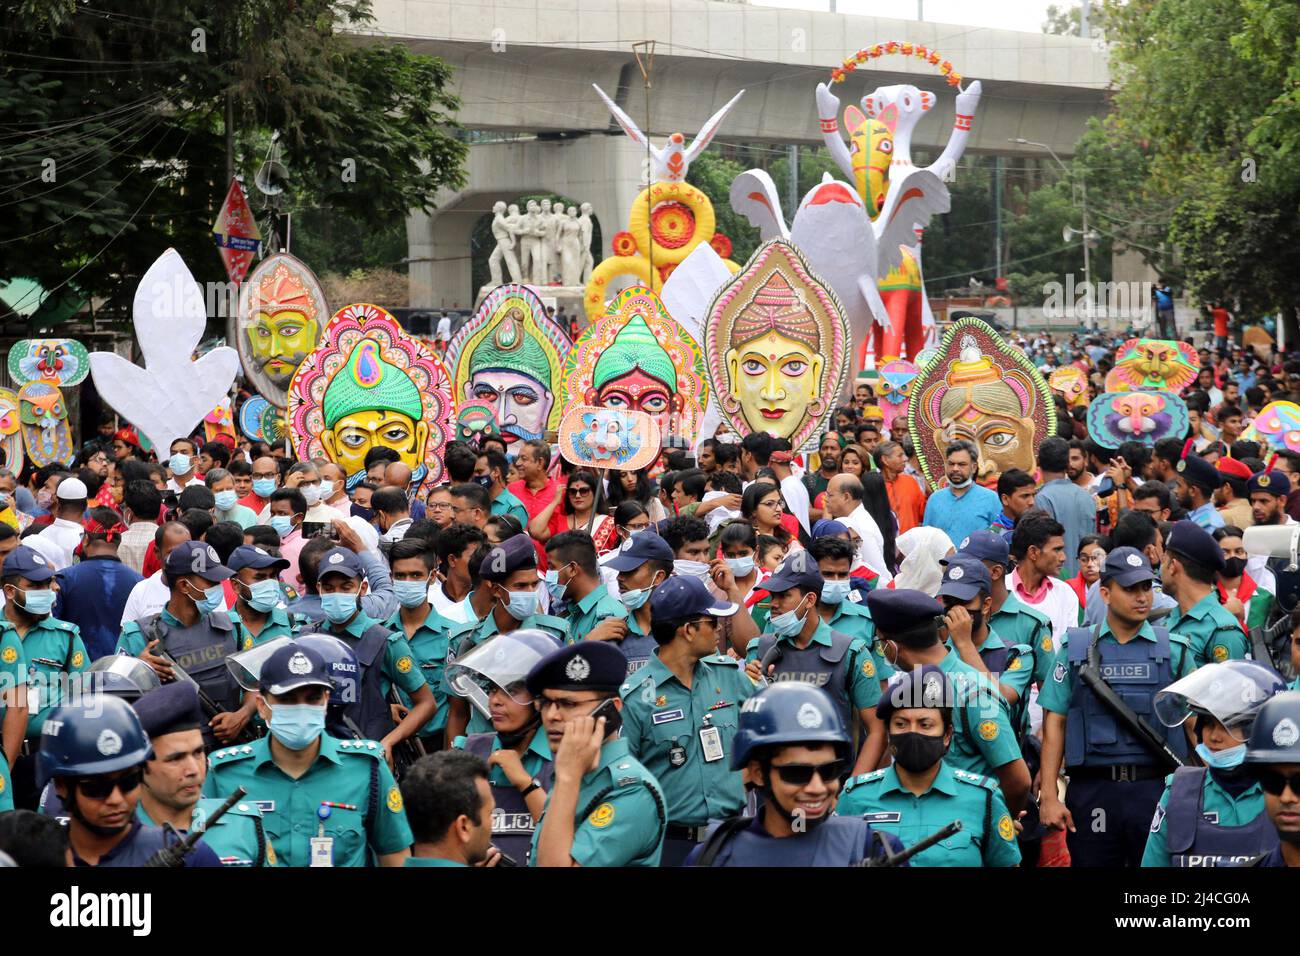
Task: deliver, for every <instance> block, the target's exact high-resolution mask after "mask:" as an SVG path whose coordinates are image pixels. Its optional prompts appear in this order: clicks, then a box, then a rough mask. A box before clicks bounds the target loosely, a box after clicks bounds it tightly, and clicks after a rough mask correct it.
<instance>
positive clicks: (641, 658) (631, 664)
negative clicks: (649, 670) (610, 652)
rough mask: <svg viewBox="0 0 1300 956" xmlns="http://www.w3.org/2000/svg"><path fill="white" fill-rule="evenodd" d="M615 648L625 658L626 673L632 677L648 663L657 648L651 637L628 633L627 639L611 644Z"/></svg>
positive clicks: (656, 643)
mask: <svg viewBox="0 0 1300 956" xmlns="http://www.w3.org/2000/svg"><path fill="white" fill-rule="evenodd" d="M612 643H613V644H614V646H615V647H617V648H618V649H619V650H620V651H622V652H623V656H624V657H626V658H627V673H628V676H629V677H630V676H632V675H633V674H635V673H636V672H637V671H639V670H640V669H641V668H643V667H645V666H646V665H647V664H649V663H650V658H651V657H652V656H653V655H654V652H655V648H657V647H658V646H659V644H658V642H656V641H655V639H654V637H653V635H650V634H633V633H631V632H630V631H629V632H628V635H627V637H625V638H623V640H621V641H614V642H612Z"/></svg>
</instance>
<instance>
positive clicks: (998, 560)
mask: <svg viewBox="0 0 1300 956" xmlns="http://www.w3.org/2000/svg"><path fill="white" fill-rule="evenodd" d="M957 552H958V554H965V555H970V556H971V557H976V558H979V559H980V560H981V561H991V562H992V563H994V564H1000V565H1002V566H1003V567H1006V566H1007V564H1008V563H1009V562H1010V560H1011V548H1010V547H1009V546H1008V544H1007V539H1006V538H1004V537H1002V535H1000V534H998V533H997V532H996V531H975V532H973V533H972V534H971V535H970V536H969V537H966V538H963V539H962V541H961V544H960V545H958V546H957ZM954 557H956V555H954ZM948 561H949V559H948V558H941V559H940V560H939V563H940V564H946V563H947V562H948Z"/></svg>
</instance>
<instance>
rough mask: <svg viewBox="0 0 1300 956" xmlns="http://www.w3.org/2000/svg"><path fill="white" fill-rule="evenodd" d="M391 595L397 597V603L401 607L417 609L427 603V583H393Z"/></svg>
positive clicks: (425, 581)
mask: <svg viewBox="0 0 1300 956" xmlns="http://www.w3.org/2000/svg"><path fill="white" fill-rule="evenodd" d="M393 593H394V594H395V595H397V603H398V604H400V605H402V607H419V606H420V605H421V604H428V603H429V582H428V581H427V580H423V581H394V582H393Z"/></svg>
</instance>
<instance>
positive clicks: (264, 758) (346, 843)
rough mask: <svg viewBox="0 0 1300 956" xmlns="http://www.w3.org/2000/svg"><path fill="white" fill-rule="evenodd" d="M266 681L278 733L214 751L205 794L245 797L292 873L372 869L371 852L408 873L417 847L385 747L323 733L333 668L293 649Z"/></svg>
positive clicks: (283, 651)
mask: <svg viewBox="0 0 1300 956" xmlns="http://www.w3.org/2000/svg"><path fill="white" fill-rule="evenodd" d="M259 682H260V686H261V693H260V694H259V695H258V696H257V697H256V698H255V700H256V701H257V709H258V712H259V713H260V714H261V716H262V719H263V721H265V722H266V725H267V727H268V728H269V730H270V734H269V735H267V736H266V737H262V738H261V739H259V740H255V741H253V742H252V743H251V744H245V745H243V746H239V747H228V748H226V749H224V750H218V751H216V752H215V753H213V754H212V756H211V759H210V766H209V769H208V777H207V779H206V780H205V781H204V783H203V794H204V795H205V796H208V797H218V798H223V799H224V798H225V797H226V796H228V795H229V794H230V793H231V791H233V790H234V789H235V788H236V787H241V786H242V787H243V788H244V789H245V790H247V791H248V799H249V801H250V802H252V803H255V804H256V805H257V806H258V808H259V809H261V811H262V821H263V824H264V826H265V828H266V833H267V839H268V840H270V841H271V843H272V844H274V846H275V852H276V854H277V856H278V858H279V860H280V862H281V863H283V864H284V865H285V866H365V865H367V863H368V862H369V860H370V858H371V854H372V853H373V854H374V856H375V857H377V858H378V861H379V865H380V866H401V865H402V861H403V860H404V859H406V857H407V856H408V855H409V853H410V846H411V830H410V827H409V826H408V825H407V822H406V814H405V813H404V812H403V810H402V795H401V792H400V791H399V790H398V789H397V783H396V782H395V781H394V779H393V774H392V771H390V770H389V769H388V764H387V763H386V762H385V760H384V750H383V747H381V746H380V745H379V742H378V741H374V740H339V739H338V738H336V737H333V736H331V735H330V734H328V733H326V732H325V707H326V704H327V702H328V700H329V695H330V689H331V687H332V684H331V682H330V676H329V670H328V668H327V667H326V664H325V661H324V660H323V659H322V658H321V656H320V655H319V654H317V653H316V651H314V650H312V649H311V648H310V647H303V646H302V645H300V644H298V643H296V642H289V643H287V644H286V645H285V646H283V647H280V648H277V649H276V651H275V652H274V653H273V654H272V655H271V656H270V657H269V658H267V660H266V661H265V662H264V663H263V664H262V666H261V669H260V674H259Z"/></svg>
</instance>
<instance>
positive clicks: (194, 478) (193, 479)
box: [167, 472, 203, 495]
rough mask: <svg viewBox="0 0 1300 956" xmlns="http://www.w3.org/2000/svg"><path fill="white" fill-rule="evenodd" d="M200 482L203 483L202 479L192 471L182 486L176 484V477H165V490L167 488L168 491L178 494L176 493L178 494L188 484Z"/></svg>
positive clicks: (199, 483) (188, 485) (198, 483)
mask: <svg viewBox="0 0 1300 956" xmlns="http://www.w3.org/2000/svg"><path fill="white" fill-rule="evenodd" d="M201 484H203V480H202V479H201V478H199V476H198V475H197V474H195V473H194V472H190V480H189V481H187V482H185V485H184V487H182V486H180V485H178V484H177V483H176V479H175V478H168V479H167V490H168V491H171V492H174V493H175V494H178V495H179V494H180V493H181V492H182V491H184V490H185V488H188V487H190V485H201Z"/></svg>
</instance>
